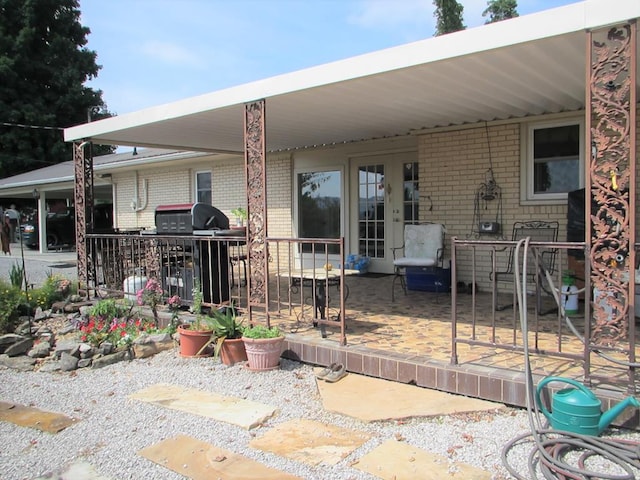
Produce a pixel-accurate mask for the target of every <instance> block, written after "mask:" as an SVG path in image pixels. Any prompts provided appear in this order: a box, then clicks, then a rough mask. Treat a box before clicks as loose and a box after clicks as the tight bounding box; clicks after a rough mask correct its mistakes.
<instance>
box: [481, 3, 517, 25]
mask: <svg viewBox="0 0 640 480" xmlns="http://www.w3.org/2000/svg"><path fill="white" fill-rule="evenodd" d="M517 8H518V2H517V1H516V0H489V1H488V2H487V9H486V10H485V11H484V12H482V16H483V17H486V16H487V15H489V18H488V19H487V21H486V22H484V23H494V22H499V21H501V20H506V19H508V18H513V17H517V16H518V12H517Z"/></svg>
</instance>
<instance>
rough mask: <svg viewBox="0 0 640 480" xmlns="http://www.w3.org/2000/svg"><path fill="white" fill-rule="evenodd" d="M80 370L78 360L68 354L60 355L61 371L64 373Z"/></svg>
mask: <svg viewBox="0 0 640 480" xmlns="http://www.w3.org/2000/svg"><path fill="white" fill-rule="evenodd" d="M77 368H78V358H77V357H74V356H73V355H70V354H69V353H67V352H62V354H61V355H60V370H62V371H63V372H70V371H71V370H76V369H77Z"/></svg>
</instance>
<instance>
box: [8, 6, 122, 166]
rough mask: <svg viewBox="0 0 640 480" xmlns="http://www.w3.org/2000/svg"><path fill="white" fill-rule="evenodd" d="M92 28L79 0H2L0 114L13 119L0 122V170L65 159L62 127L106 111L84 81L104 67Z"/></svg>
mask: <svg viewBox="0 0 640 480" xmlns="http://www.w3.org/2000/svg"><path fill="white" fill-rule="evenodd" d="M89 33H90V30H89V28H87V27H85V26H82V25H81V24H80V7H79V2H78V0H47V1H43V0H0V85H2V88H1V89H0V112H2V118H0V120H1V121H3V122H6V123H7V124H10V125H4V126H1V127H0V145H2V149H0V172H2V173H0V177H5V176H8V175H15V174H18V173H22V172H25V171H29V170H34V169H36V168H41V167H45V166H49V165H52V164H56V163H60V162H64V161H68V160H69V159H70V158H72V147H73V146H72V144H71V143H65V142H64V139H63V138H62V135H61V132H60V129H62V128H65V127H68V126H71V125H77V124H80V123H85V122H87V118H88V116H89V115H91V116H92V118H93V119H97V118H101V117H110V116H111V114H110V113H109V112H108V110H107V106H106V105H105V103H104V101H103V100H102V92H101V91H100V90H93V89H92V88H89V87H87V86H85V83H86V82H88V81H90V80H92V79H94V78H95V77H97V75H98V71H99V70H100V68H101V67H100V66H99V65H98V64H97V63H96V58H97V54H96V52H95V51H93V50H89V49H88V48H87V47H86V45H87V36H88V35H89ZM21 125H27V126H36V127H46V128H24V127H22V126H21ZM96 150H97V151H96ZM96 150H94V152H93V153H94V155H98V154H101V153H111V152H112V151H113V148H112V147H109V146H106V147H97V149H96Z"/></svg>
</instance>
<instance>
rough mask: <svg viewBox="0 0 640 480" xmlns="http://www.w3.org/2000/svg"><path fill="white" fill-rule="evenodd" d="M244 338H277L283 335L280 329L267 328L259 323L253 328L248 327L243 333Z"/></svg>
mask: <svg viewBox="0 0 640 480" xmlns="http://www.w3.org/2000/svg"><path fill="white" fill-rule="evenodd" d="M242 336H243V337H246V338H277V337H281V336H282V334H281V333H280V329H278V327H275V326H274V327H271V328H267V327H266V326H265V325H262V324H260V323H259V324H256V325H253V326H252V327H251V326H250V327H246V328H245V329H244V330H243V332H242Z"/></svg>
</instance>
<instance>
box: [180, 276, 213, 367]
mask: <svg viewBox="0 0 640 480" xmlns="http://www.w3.org/2000/svg"><path fill="white" fill-rule="evenodd" d="M192 310H193V313H195V315H196V319H195V321H194V322H192V323H185V324H182V325H180V326H179V327H178V333H179V334H180V356H181V357H208V356H210V355H211V352H210V351H207V346H208V345H209V344H210V343H211V341H212V340H213V338H214V333H213V327H212V326H211V320H212V319H211V317H208V316H207V315H205V314H203V313H202V290H201V289H200V283H199V282H198V281H196V282H195V286H194V287H193V307H192Z"/></svg>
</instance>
